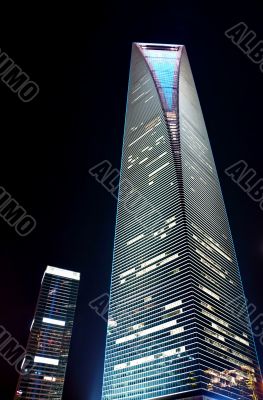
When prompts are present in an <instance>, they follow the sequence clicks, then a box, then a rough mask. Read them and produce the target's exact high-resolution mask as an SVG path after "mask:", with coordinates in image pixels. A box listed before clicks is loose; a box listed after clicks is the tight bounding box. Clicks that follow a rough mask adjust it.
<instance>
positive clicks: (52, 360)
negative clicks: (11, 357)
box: [34, 356, 59, 365]
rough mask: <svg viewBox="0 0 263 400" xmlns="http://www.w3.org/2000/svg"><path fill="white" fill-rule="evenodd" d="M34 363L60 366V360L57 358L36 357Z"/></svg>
mask: <svg viewBox="0 0 263 400" xmlns="http://www.w3.org/2000/svg"><path fill="white" fill-rule="evenodd" d="M34 362H35V363H40V364H50V365H58V363H59V360H57V359H55V358H46V357H39V356H35V357H34Z"/></svg>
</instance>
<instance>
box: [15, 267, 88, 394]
mask: <svg viewBox="0 0 263 400" xmlns="http://www.w3.org/2000/svg"><path fill="white" fill-rule="evenodd" d="M79 279H80V274H79V273H78V272H73V271H69V270H66V269H61V268H56V267H51V266H48V267H47V268H46V271H45V273H44V276H43V279H42V283H41V289H40V294H39V298H38V303H37V307H36V312H35V316H34V319H33V322H32V325H31V329H30V336H29V340H28V344H27V349H26V350H27V357H30V358H31V359H32V360H33V363H31V365H30V368H28V371H27V369H26V368H24V374H23V375H22V376H20V378H19V382H18V386H17V390H16V394H15V399H19V400H22V399H32V400H40V399H41V400H43V399H52V400H61V399H62V392H63V385H64V378H65V372H66V367H67V361H68V353H69V346H70V339H71V333H72V326H73V319H74V314H75V308H76V301H77V294H78V286H79ZM26 365H27V364H26ZM22 369H23V368H22Z"/></svg>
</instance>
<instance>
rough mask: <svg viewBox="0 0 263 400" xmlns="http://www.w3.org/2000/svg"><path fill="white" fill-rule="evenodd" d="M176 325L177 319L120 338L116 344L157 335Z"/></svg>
mask: <svg viewBox="0 0 263 400" xmlns="http://www.w3.org/2000/svg"><path fill="white" fill-rule="evenodd" d="M176 324H177V321H176V319H174V320H172V321H168V322H165V323H164V324H161V325H157V326H153V327H152V328H148V329H144V330H143V331H141V332H136V333H133V334H132V335H129V336H124V337H122V338H119V339H117V340H116V344H120V343H125V342H128V341H129V340H132V339H136V338H137V337H142V336H146V335H149V334H151V333H155V332H158V331H161V330H163V329H166V328H170V326H174V325H176Z"/></svg>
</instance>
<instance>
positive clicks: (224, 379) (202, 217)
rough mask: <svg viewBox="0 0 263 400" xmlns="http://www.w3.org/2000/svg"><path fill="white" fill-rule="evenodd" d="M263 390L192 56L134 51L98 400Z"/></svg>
mask: <svg viewBox="0 0 263 400" xmlns="http://www.w3.org/2000/svg"><path fill="white" fill-rule="evenodd" d="M221 114H222V112H221ZM260 385H261V376H260V370H259V365H258V360H257V355H256V350H255V345H254V341H253V335H252V332H251V327H250V322H249V317H248V312H247V306H246V302H245V297H244V293H243V286H242V282H241V279H240V274H239V268H238V264H237V260H236V255H235V250H234V246H233V241H232V238H231V232H230V229H229V223H228V219H227V214H226V211H225V206H224V201H223V198H222V193H221V189H220V184H219V180H218V176H217V172H216V167H215V163H214V159H213V155H212V151H211V148H210V144H209V139H208V135H207V131H206V127H205V123H204V119H203V115H202V111H201V107H200V104H199V100H198V95H197V92H196V88H195V84H194V80H193V77H192V73H191V69H190V65H189V62H188V58H187V54H186V50H185V47H184V46H181V45H180V46H179V45H160V44H142V43H135V44H133V47H132V58H131V69H130V79H129V89H128V100H127V110H126V123H125V134H124V142H123V153H122V165H121V176H120V185H119V199H118V211H117V221H116V232H115V243H114V257H113V271H112V282H111V294H110V306H109V322H108V334H107V344H106V355H105V367H104V382H103V395H102V397H103V400H121V399H126V400H128V399H132V400H142V399H195V400H197V399H198V400H199V399H200V400H201V399H207V400H208V399H222V400H224V399H225V400H226V399H242V400H246V399H247V400H248V399H254V400H256V399H262V392H261V386H260Z"/></svg>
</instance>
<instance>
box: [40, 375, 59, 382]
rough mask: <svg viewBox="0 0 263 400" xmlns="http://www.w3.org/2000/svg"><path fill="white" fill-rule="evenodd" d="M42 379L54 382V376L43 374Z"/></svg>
mask: <svg viewBox="0 0 263 400" xmlns="http://www.w3.org/2000/svg"><path fill="white" fill-rule="evenodd" d="M43 379H44V381H50V382H56V380H57V379H56V378H55V377H54V376H44V378H43Z"/></svg>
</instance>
